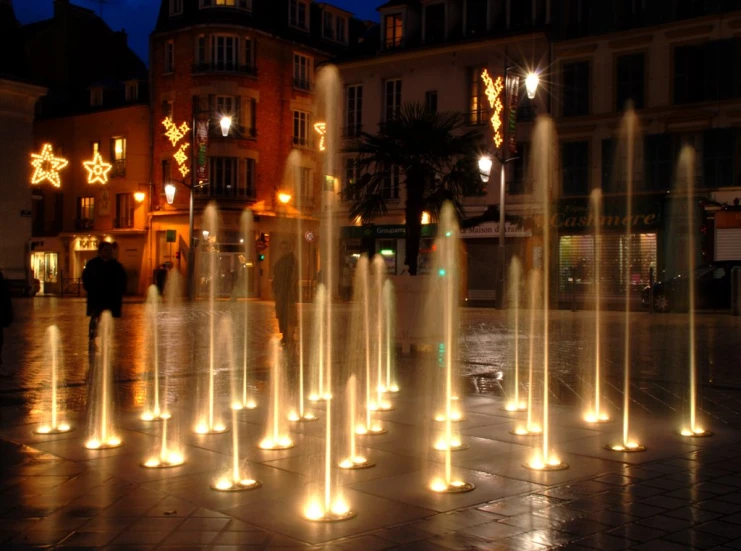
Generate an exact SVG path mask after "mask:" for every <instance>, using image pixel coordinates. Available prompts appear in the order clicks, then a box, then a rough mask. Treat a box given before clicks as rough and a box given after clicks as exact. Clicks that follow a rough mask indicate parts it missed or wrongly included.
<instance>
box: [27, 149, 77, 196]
mask: <svg viewBox="0 0 741 551" xmlns="http://www.w3.org/2000/svg"><path fill="white" fill-rule="evenodd" d="M68 164H69V161H67V159H63V158H61V157H55V156H54V148H53V147H52V145H51V144H48V143H45V144H44V146H43V147H42V148H41V153H31V166H32V167H33V168H34V169H35V170H34V172H33V175H32V176H31V184H33V185H36V184H40V183H41V182H43V181H44V180H46V181H48V182H49V183H50V184H51V185H53V186H54V187H61V186H62V180H61V179H60V178H59V171H60V170H62V169H63V168H64V167H66V166H67V165H68Z"/></svg>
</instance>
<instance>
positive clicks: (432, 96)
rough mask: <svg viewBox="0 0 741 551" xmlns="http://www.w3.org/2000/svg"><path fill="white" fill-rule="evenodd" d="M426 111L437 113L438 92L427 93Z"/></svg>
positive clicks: (430, 91) (429, 91)
mask: <svg viewBox="0 0 741 551" xmlns="http://www.w3.org/2000/svg"><path fill="white" fill-rule="evenodd" d="M425 109H427V111H428V112H430V113H437V90H427V92H425Z"/></svg>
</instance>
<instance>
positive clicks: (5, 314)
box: [0, 272, 14, 377]
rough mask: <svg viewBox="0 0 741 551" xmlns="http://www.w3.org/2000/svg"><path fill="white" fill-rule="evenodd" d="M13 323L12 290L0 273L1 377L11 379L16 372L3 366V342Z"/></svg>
mask: <svg viewBox="0 0 741 551" xmlns="http://www.w3.org/2000/svg"><path fill="white" fill-rule="evenodd" d="M11 323H13V303H12V302H11V301H10V288H9V287H8V282H7V281H5V277H3V273H2V272H0V375H2V376H4V377H10V376H12V375H13V373H14V370H12V369H6V368H5V366H3V341H4V339H5V338H4V336H3V333H4V332H5V328H6V327H8V326H9V325H10V324H11Z"/></svg>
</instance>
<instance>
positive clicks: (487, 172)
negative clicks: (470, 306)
mask: <svg viewBox="0 0 741 551" xmlns="http://www.w3.org/2000/svg"><path fill="white" fill-rule="evenodd" d="M504 58H505V64H504V90H503V92H504V98H503V99H504V106H505V108H507V109H509V101H508V98H507V75H508V73H509V71H510V67H509V66H508V64H507V54H506V52H505V56H504ZM539 83H540V77H539V76H538V75H537V73H534V72H531V73H528V74H527V76H526V77H525V89H526V90H527V97H528V98H529V99H534V98H535V93H536V92H537V90H538V84H539ZM502 126H503V134H504V139H503V141H502V146H503V147H502V150H501V154H500V155H496V153H495V154H494V156H496V157H497V160H498V161H499V164H500V167H501V168H500V174H499V247H497V249H498V254H497V270H498V271H499V277H498V278H497V308H500V309H503V308H504V307H505V305H506V300H505V298H504V297H505V291H506V274H507V269H506V266H505V263H506V261H507V255H506V249H505V239H504V237H505V235H504V233H505V225H504V217H505V206H506V203H505V201H506V194H505V190H506V171H505V167H506V165H507V163H509V162H511V161H514V160H515V159H517V157H508V156H507V148H508V147H509V144H508V143H507V128H508V126H509V121H508V120H507V121H504V124H503V125H502ZM493 164H494V163H493V161H492V158H491V156H489V155H488V154H485V155H482V156H481V158H480V159H479V174H480V176H481V181H482V182H483V183H485V184H486V183H487V182H488V181H489V179H490V177H491V169H492V166H493Z"/></svg>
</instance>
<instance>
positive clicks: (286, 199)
mask: <svg viewBox="0 0 741 551" xmlns="http://www.w3.org/2000/svg"><path fill="white" fill-rule="evenodd" d="M278 201H280V202H281V203H282V204H284V205H287V204H288V203H290V202H291V194H290V193H285V192H281V193H279V194H278Z"/></svg>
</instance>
